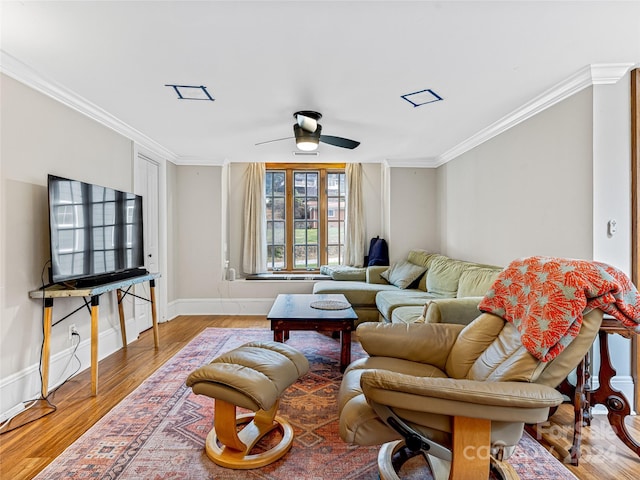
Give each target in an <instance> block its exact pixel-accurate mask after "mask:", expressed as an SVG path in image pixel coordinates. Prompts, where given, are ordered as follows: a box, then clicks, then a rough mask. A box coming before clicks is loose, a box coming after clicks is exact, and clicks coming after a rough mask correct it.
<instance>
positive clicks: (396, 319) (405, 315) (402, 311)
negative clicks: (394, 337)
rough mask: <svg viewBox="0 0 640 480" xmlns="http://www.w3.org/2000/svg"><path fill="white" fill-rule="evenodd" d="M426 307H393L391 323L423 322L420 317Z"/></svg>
mask: <svg viewBox="0 0 640 480" xmlns="http://www.w3.org/2000/svg"><path fill="white" fill-rule="evenodd" d="M423 311H424V307H418V306H414V307H398V308H394V309H393V313H392V314H391V323H421V322H420V317H421V315H422V312H423Z"/></svg>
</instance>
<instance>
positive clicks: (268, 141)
mask: <svg viewBox="0 0 640 480" xmlns="http://www.w3.org/2000/svg"><path fill="white" fill-rule="evenodd" d="M292 138H295V137H284V138H276V139H275V140H266V141H264V142H258V143H256V145H264V144H265V143H273V142H280V141H282V140H291V139H292Z"/></svg>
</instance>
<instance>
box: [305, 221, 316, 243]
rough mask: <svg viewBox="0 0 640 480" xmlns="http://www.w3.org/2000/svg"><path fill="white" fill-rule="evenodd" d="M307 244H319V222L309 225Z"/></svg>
mask: <svg viewBox="0 0 640 480" xmlns="http://www.w3.org/2000/svg"><path fill="white" fill-rule="evenodd" d="M307 244H313V245H317V244H318V222H309V223H307Z"/></svg>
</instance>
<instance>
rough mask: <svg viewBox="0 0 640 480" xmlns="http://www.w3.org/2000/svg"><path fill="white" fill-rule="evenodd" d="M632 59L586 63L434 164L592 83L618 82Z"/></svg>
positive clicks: (464, 151)
mask: <svg viewBox="0 0 640 480" xmlns="http://www.w3.org/2000/svg"><path fill="white" fill-rule="evenodd" d="M633 66H634V64H633V63H611V64H594V65H587V66H586V67H584V68H583V69H581V70H579V71H578V72H577V73H575V74H573V75H571V76H570V77H569V78H567V79H566V80H563V81H562V82H559V83H557V84H556V85H554V86H553V87H551V88H550V89H548V90H546V91H545V92H543V93H542V94H540V95H538V96H537V97H535V98H534V99H533V100H531V101H529V102H527V103H525V104H524V105H522V106H521V107H519V108H517V109H516V110H514V111H513V112H511V113H509V114H507V115H505V116H504V117H502V118H501V119H500V120H498V121H497V122H495V123H493V124H491V125H489V126H488V127H486V128H484V129H482V130H480V131H479V132H478V133H476V134H475V135H473V136H471V137H469V138H467V139H466V140H464V141H463V142H461V143H459V144H458V145H456V146H455V147H453V148H452V149H450V150H447V151H446V152H445V153H443V154H442V155H439V156H438V157H436V158H435V159H434V164H435V165H434V166H435V167H439V166H441V165H444V164H445V163H447V162H450V161H451V160H453V159H454V158H456V157H458V156H460V155H462V154H463V153H466V152H468V151H469V150H471V149H472V148H475V147H477V146H478V145H480V144H482V143H484V142H486V141H487V140H490V139H491V138H493V137H495V136H496V135H499V134H501V133H503V132H505V131H507V130H509V129H510V128H513V127H515V126H516V125H518V124H519V123H521V122H524V121H525V120H527V119H529V118H531V117H533V116H534V115H537V114H538V113H540V112H542V111H543V110H546V109H547V108H549V107H552V106H553V105H555V104H557V103H560V102H561V101H563V100H565V99H566V98H568V97H570V96H572V95H575V94H576V93H578V92H579V91H581V90H584V89H585V88H587V87H590V86H592V85H610V84H613V83H616V82H618V81H619V80H620V79H621V78H622V77H623V76H624V75H625V74H626V73H627V72H628V71H629V70H630V69H631V68H632V67H633Z"/></svg>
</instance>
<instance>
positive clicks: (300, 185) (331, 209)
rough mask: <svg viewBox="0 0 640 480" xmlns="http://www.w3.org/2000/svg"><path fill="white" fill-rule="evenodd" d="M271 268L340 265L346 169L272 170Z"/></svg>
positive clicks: (269, 181) (267, 188)
mask: <svg viewBox="0 0 640 480" xmlns="http://www.w3.org/2000/svg"><path fill="white" fill-rule="evenodd" d="M265 183H266V185H265V196H266V204H267V266H268V268H269V269H270V270H274V271H293V270H305V271H307V270H318V269H319V268H320V265H323V264H329V265H339V264H340V263H341V261H342V256H343V251H344V214H345V205H346V197H345V174H344V169H343V168H320V167H313V168H309V167H307V168H303V167H298V166H291V167H290V168H280V169H277V168H273V169H271V168H268V169H267V172H266V179H265Z"/></svg>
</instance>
